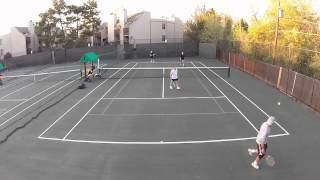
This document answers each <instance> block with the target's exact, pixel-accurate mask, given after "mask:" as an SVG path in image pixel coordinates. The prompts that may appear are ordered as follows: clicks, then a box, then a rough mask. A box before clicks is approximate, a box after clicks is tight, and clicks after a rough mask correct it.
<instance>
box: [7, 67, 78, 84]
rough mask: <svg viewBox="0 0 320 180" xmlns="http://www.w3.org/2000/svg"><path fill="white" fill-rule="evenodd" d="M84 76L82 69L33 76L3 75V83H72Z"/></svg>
mask: <svg viewBox="0 0 320 180" xmlns="http://www.w3.org/2000/svg"><path fill="white" fill-rule="evenodd" d="M81 76H82V73H81V70H80V69H73V70H66V71H52V72H38V73H33V74H19V75H2V83H3V84H8V83H16V84H19V83H28V82H29V83H30V82H57V81H71V80H75V79H78V78H80V77H81Z"/></svg>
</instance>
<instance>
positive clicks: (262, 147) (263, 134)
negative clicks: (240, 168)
mask: <svg viewBox="0 0 320 180" xmlns="http://www.w3.org/2000/svg"><path fill="white" fill-rule="evenodd" d="M274 120H275V118H274V117H273V116H270V117H269V118H268V119H267V120H266V121H265V122H263V123H262V125H261V127H260V130H259V133H258V135H257V138H256V142H257V149H250V148H249V149H248V152H249V155H250V156H252V155H253V154H255V153H257V156H256V159H255V160H254V161H253V162H252V163H251V165H252V167H254V168H255V169H259V162H260V160H261V159H262V158H263V157H264V156H265V155H266V151H267V148H268V144H267V138H268V136H269V134H270V132H271V126H272V124H273V122H274Z"/></svg>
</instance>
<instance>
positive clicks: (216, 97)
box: [102, 96, 226, 100]
mask: <svg viewBox="0 0 320 180" xmlns="http://www.w3.org/2000/svg"><path fill="white" fill-rule="evenodd" d="M223 98H226V97H225V96H215V97H213V96H208V97H202V96H199V97H166V98H162V97H161V98H144V97H142V98H102V100H110V99H118V100H153V99H162V100H165V99H223Z"/></svg>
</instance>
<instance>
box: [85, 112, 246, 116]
mask: <svg viewBox="0 0 320 180" xmlns="http://www.w3.org/2000/svg"><path fill="white" fill-rule="evenodd" d="M220 114H240V113H239V112H217V113H178V114H177V113H176V114H88V116H89V115H90V116H191V115H220Z"/></svg>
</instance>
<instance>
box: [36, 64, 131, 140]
mask: <svg viewBox="0 0 320 180" xmlns="http://www.w3.org/2000/svg"><path fill="white" fill-rule="evenodd" d="M129 64H130V63H127V64H126V65H124V66H123V67H125V66H127V65H129ZM120 70H121V69H119V70H117V71H116V72H115V73H113V74H112V75H111V77H112V76H114V75H115V74H117V73H118V72H119V71H120ZM108 80H109V78H108V79H106V80H104V81H103V82H102V83H100V84H99V85H98V86H97V87H95V88H94V89H93V90H91V91H90V92H89V93H88V94H86V95H85V96H84V97H82V98H81V99H80V100H79V101H78V102H77V103H75V104H74V105H73V106H71V108H69V109H68V110H67V111H66V112H64V113H63V114H62V115H61V116H60V117H59V118H58V119H57V120H55V121H54V122H53V123H52V124H51V125H50V126H49V127H48V128H47V129H45V130H44V131H43V132H42V133H41V134H40V135H39V137H41V136H42V135H43V134H44V133H46V132H47V131H48V130H49V129H50V128H51V127H52V126H54V125H55V124H56V123H57V122H58V121H60V120H61V119H62V118H63V117H64V116H65V115H66V114H67V113H69V112H70V111H71V110H72V109H73V108H74V107H76V106H77V105H78V104H79V103H80V102H82V101H83V100H84V99H85V98H87V97H88V96H89V95H90V94H91V93H93V92H94V91H95V90H96V89H98V88H99V87H100V86H101V85H102V84H104V83H105V82H107V81H108Z"/></svg>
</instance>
